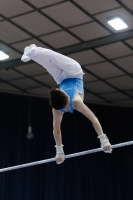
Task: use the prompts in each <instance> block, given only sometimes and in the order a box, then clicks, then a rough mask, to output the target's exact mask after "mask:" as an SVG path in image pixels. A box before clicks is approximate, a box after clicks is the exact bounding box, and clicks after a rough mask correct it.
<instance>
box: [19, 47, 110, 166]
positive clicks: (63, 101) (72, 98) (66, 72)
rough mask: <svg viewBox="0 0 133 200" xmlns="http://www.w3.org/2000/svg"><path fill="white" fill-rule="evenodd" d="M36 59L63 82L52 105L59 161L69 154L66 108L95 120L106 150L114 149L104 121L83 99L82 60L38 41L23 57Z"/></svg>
mask: <svg viewBox="0 0 133 200" xmlns="http://www.w3.org/2000/svg"><path fill="white" fill-rule="evenodd" d="M31 59H32V60H34V61H35V62H36V63H38V64H40V65H41V66H43V67H44V68H45V69H46V70H47V71H48V73H49V74H51V75H52V76H53V78H54V80H55V81H56V83H57V84H59V85H60V86H59V88H52V89H51V90H50V98H49V101H50V105H51V107H52V113H53V135H54V139H55V143H56V146H55V147H56V156H55V160H56V163H57V164H61V163H62V162H63V161H64V160H65V154H64V150H63V144H62V135H61V129H60V125H61V121H62V118H63V114H64V113H66V112H70V113H73V110H74V109H75V110H77V111H79V112H80V113H82V114H83V115H84V116H86V117H87V118H88V119H89V120H90V121H91V123H92V125H93V127H94V129H95V131H96V132H97V135H98V138H99V139H100V143H101V148H102V149H103V151H104V152H105V153H112V147H111V144H110V142H109V139H108V138H107V136H106V134H104V133H103V130H102V127H101V124H100V122H99V120H98V118H97V117H96V116H95V115H94V113H93V112H92V111H91V110H90V109H89V108H88V107H87V106H86V105H85V104H84V103H83V99H84V88H83V75H84V73H83V71H82V68H81V66H80V64H79V63H78V62H76V61H75V60H73V59H71V58H69V57H67V56H64V55H62V54H59V53H57V52H55V51H52V50H49V49H46V48H41V47H37V46H36V45H35V44H31V45H30V46H28V47H26V48H25V49H24V54H23V56H22V58H21V60H22V61H23V62H28V61H29V60H31Z"/></svg>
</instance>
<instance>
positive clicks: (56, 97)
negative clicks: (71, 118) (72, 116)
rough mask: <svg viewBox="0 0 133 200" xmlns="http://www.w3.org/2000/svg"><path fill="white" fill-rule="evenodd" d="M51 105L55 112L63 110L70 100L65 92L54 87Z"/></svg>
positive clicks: (51, 93)
mask: <svg viewBox="0 0 133 200" xmlns="http://www.w3.org/2000/svg"><path fill="white" fill-rule="evenodd" d="M49 103H50V105H51V107H52V108H54V109H55V110H61V109H63V108H64V107H65V106H66V105H67V103H68V98H67V96H66V95H65V93H64V92H62V91H61V90H57V88H54V87H52V89H51V90H50V97H49Z"/></svg>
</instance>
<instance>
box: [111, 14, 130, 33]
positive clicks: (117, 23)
mask: <svg viewBox="0 0 133 200" xmlns="http://www.w3.org/2000/svg"><path fill="white" fill-rule="evenodd" d="M108 24H109V25H110V26H112V27H113V28H114V29H115V30H117V31H118V30H122V29H125V28H127V27H128V26H127V24H125V22H124V21H123V20H122V19H120V18H119V17H117V18H114V19H112V20H109V21H108Z"/></svg>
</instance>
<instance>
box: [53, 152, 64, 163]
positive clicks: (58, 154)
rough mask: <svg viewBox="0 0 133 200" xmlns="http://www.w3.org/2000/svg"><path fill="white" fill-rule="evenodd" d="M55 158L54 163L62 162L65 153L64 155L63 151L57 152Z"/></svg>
mask: <svg viewBox="0 0 133 200" xmlns="http://www.w3.org/2000/svg"><path fill="white" fill-rule="evenodd" d="M55 160H56V163H57V164H61V163H63V162H64V160H65V155H64V153H57V154H56V156H55Z"/></svg>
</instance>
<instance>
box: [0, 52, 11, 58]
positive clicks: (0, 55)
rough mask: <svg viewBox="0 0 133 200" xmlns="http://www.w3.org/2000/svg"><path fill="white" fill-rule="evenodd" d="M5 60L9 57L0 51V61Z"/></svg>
mask: <svg viewBox="0 0 133 200" xmlns="http://www.w3.org/2000/svg"><path fill="white" fill-rule="evenodd" d="M7 58H9V56H8V55H7V54H5V53H4V52H3V51H0V60H5V59H7Z"/></svg>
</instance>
